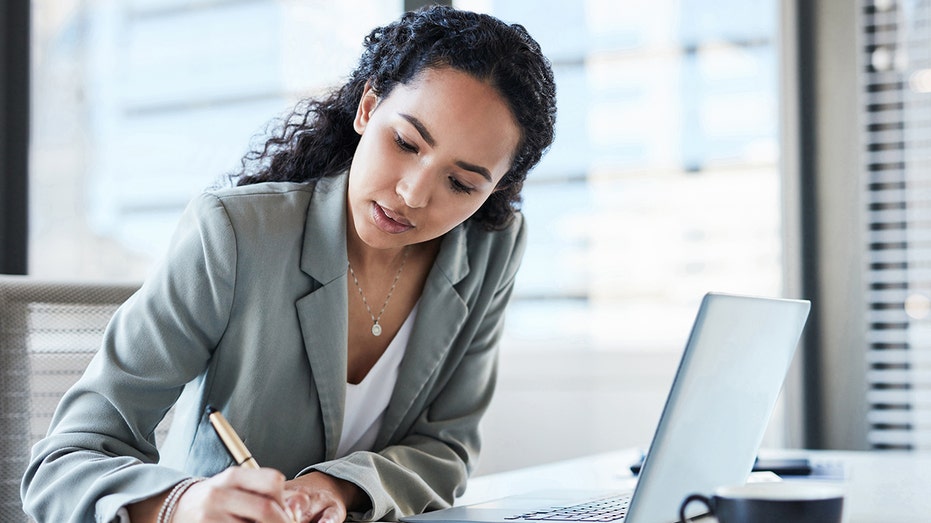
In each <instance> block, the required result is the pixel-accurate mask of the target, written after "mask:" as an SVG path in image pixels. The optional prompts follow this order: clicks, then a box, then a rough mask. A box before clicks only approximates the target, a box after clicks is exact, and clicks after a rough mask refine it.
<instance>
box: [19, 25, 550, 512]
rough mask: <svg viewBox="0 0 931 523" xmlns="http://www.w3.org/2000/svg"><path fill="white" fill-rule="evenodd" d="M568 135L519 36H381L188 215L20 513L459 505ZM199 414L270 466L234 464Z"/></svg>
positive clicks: (62, 424) (482, 30) (540, 65)
mask: <svg viewBox="0 0 931 523" xmlns="http://www.w3.org/2000/svg"><path fill="white" fill-rule="evenodd" d="M554 121H555V87H554V83H553V77H552V72H551V70H550V66H549V62H548V61H547V60H546V59H545V58H544V57H543V55H542V53H541V52H540V48H539V46H538V45H537V43H536V42H535V41H534V40H533V39H532V38H531V37H530V36H529V35H528V34H527V33H526V31H525V30H524V29H523V28H522V27H521V26H518V25H511V26H508V25H506V24H504V23H502V22H500V21H499V20H497V19H494V18H492V17H490V16H486V15H477V14H474V13H468V12H462V11H457V10H454V9H451V8H445V7H432V8H428V9H425V10H421V11H418V12H414V13H407V14H405V15H404V16H403V17H402V18H401V19H400V20H399V21H397V22H395V23H393V24H391V25H388V26H386V27H383V28H378V29H375V30H374V31H372V33H371V34H369V36H368V37H367V38H366V40H365V51H364V53H363V56H362V58H361V60H360V63H359V66H358V68H357V69H356V70H355V71H354V73H353V74H352V76H351V78H350V80H349V81H348V83H347V84H346V85H344V86H343V87H342V88H340V89H339V90H337V91H336V92H334V93H333V94H332V95H331V96H330V97H329V98H326V99H324V100H320V101H311V102H309V103H308V104H306V105H304V106H303V108H299V109H298V110H296V111H295V113H294V114H292V115H291V117H290V118H288V119H286V121H285V122H284V125H283V126H282V127H281V129H280V132H277V133H276V134H275V135H274V136H272V138H270V139H269V140H268V141H267V142H266V143H265V145H264V146H263V147H262V148H261V150H259V151H256V152H255V153H253V154H250V155H247V158H246V159H245V160H244V170H243V172H242V173H241V174H240V176H239V186H238V187H234V188H228V189H220V190H217V191H212V192H208V193H205V194H204V195H202V196H201V197H199V198H198V199H196V200H195V201H194V202H192V204H191V205H190V206H189V208H188V209H187V211H186V212H185V214H184V216H183V217H182V219H181V222H180V224H179V226H178V229H177V231H176V233H175V236H174V237H173V240H172V244H171V247H170V248H169V251H168V254H167V257H166V258H165V261H164V262H163V263H162V264H161V265H160V267H158V268H157V270H156V271H155V272H154V274H153V275H152V276H151V277H150V278H149V280H148V281H147V282H146V283H145V285H144V286H143V287H142V288H141V289H140V291H139V292H138V293H136V294H135V295H134V296H133V297H132V298H131V299H130V300H129V301H128V302H127V303H126V304H125V305H124V306H123V307H121V308H120V310H119V311H118V312H117V313H116V315H115V316H114V318H113V320H112V322H111V324H110V326H109V327H108V330H107V333H106V335H105V340H104V343H103V347H102V349H101V351H100V353H99V354H98V356H97V357H96V358H95V359H94V361H93V362H92V363H91V365H90V366H89V368H88V370H87V372H86V373H85V375H84V377H83V378H82V379H81V380H80V381H79V382H78V383H77V384H76V385H75V387H74V388H73V389H72V390H70V391H69V392H68V393H67V394H66V395H65V397H64V398H63V399H62V402H61V404H60V406H59V409H58V412H57V414H56V416H55V419H54V420H53V423H52V428H51V430H50V432H49V435H48V436H47V437H46V438H45V439H44V440H43V441H41V442H40V443H39V444H37V445H36V447H35V448H34V449H33V455H32V461H31V464H30V466H29V468H28V470H27V471H26V475H25V477H24V480H23V496H24V504H25V507H26V510H27V512H29V513H30V514H31V515H32V516H33V517H35V518H36V519H37V520H38V521H56V522H58V521H90V520H93V519H95V518H96V520H98V521H118V520H123V521H125V520H126V519H127V518H128V519H130V520H131V521H132V522H133V523H140V522H148V521H168V520H172V519H174V520H175V521H185V522H186V521H202V520H211V521H212V520H225V519H224V518H227V519H228V520H232V521H242V520H247V521H263V522H268V521H272V522H277V521H289V520H290V515H289V514H288V511H294V512H299V513H300V519H301V520H302V521H321V522H325V523H330V522H332V523H335V522H339V521H342V520H343V519H345V518H346V517H347V516H349V517H352V518H353V519H361V520H379V519H396V518H397V517H399V516H401V515H404V514H411V513H418V512H422V511H426V510H432V509H436V508H441V507H445V506H448V505H449V504H451V503H452V501H453V499H454V497H455V496H456V495H458V494H461V493H462V491H463V489H464V486H465V482H466V479H467V477H468V474H469V472H470V471H471V470H472V468H473V467H474V463H475V459H476V457H477V454H478V451H479V446H480V442H479V433H478V422H479V419H480V418H481V416H482V414H483V412H484V411H485V409H486V407H487V406H488V402H489V400H490V398H491V394H492V389H493V387H494V380H495V353H496V346H497V341H498V339H499V337H500V334H501V328H502V321H503V313H504V309H505V307H506V305H507V303H508V300H509V298H510V295H511V290H512V287H513V284H514V277H515V273H516V271H517V268H518V265H519V263H520V258H521V254H522V252H523V248H524V242H525V235H524V225H523V221H522V218H521V216H520V214H519V213H516V212H515V209H516V204H517V203H518V202H519V199H520V190H521V185H522V183H523V180H524V178H525V176H526V174H527V172H528V170H529V169H531V168H532V167H533V166H534V165H535V164H536V163H537V162H538V161H539V159H540V157H541V155H542V154H543V152H544V151H545V149H546V148H547V147H548V146H549V145H550V143H551V142H552V139H553V126H554ZM174 404H177V406H176V413H175V417H174V421H173V423H172V427H171V432H170V433H169V436H168V438H167V440H166V442H165V445H163V448H162V451H161V454H159V452H158V451H157V450H156V448H155V441H154V436H153V431H154V429H155V426H156V425H157V424H158V422H159V421H160V420H161V419H162V417H163V416H164V415H165V413H166V412H167V410H168V409H169V408H170V407H171V406H172V405H174ZM208 406H212V407H214V408H216V409H217V410H219V411H221V412H222V413H223V414H224V415H225V417H226V418H227V419H228V420H229V421H230V423H231V424H232V425H233V426H234V427H235V429H236V431H237V432H238V433H239V435H240V436H241V437H242V439H243V440H244V441H245V444H246V446H247V447H248V448H249V449H250V450H251V452H252V453H253V456H254V457H255V459H256V460H257V461H258V463H259V464H261V465H263V466H264V467H266V468H262V469H259V470H247V469H244V468H240V467H231V465H232V464H233V461H232V460H231V458H230V456H229V454H228V452H227V451H226V449H225V448H224V447H223V444H222V443H221V441H220V440H219V439H218V438H217V436H216V434H214V432H213V430H212V429H211V427H210V424H209V422H208V420H207V414H206V411H207V408H208ZM285 478H292V479H288V480H286V479H285Z"/></svg>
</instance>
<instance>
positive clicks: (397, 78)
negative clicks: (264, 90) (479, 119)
mask: <svg viewBox="0 0 931 523" xmlns="http://www.w3.org/2000/svg"><path fill="white" fill-rule="evenodd" d="M364 47H365V49H364V51H363V53H362V57H361V58H360V59H359V63H358V66H357V67H356V69H355V70H354V71H353V72H352V75H351V76H350V78H349V80H348V81H347V82H346V83H345V84H344V85H343V86H342V87H340V88H338V89H336V90H334V91H332V92H331V93H329V95H327V96H325V97H322V98H319V99H306V100H303V101H302V102H301V103H299V104H298V105H297V106H296V107H295V108H294V110H293V111H292V112H291V113H290V114H289V115H287V116H285V117H284V118H282V119H280V120H279V121H278V124H277V125H276V126H275V128H274V130H273V131H272V132H271V136H270V137H269V138H267V140H266V141H265V142H264V144H263V145H261V146H259V147H257V148H256V149H254V150H252V151H250V152H249V153H247V154H246V155H245V156H244V157H243V159H242V170H241V171H240V172H238V173H235V174H234V176H235V177H236V178H237V179H238V181H237V184H238V185H247V184H252V183H259V182H266V181H292V182H306V181H312V180H316V179H319V178H322V177H324V176H335V175H338V174H340V173H342V172H344V171H345V170H346V169H348V168H349V165H350V163H351V162H352V157H353V154H355V150H356V146H357V145H358V143H359V135H358V134H357V133H356V132H355V130H354V129H353V119H354V118H355V114H356V109H357V108H358V105H359V100H360V99H361V97H362V93H363V91H364V89H365V86H366V83H367V82H370V83H371V86H372V89H373V90H374V92H375V93H376V94H378V95H379V96H388V95H389V94H390V93H391V90H392V89H393V88H394V87H395V86H396V85H398V84H399V83H400V84H407V83H409V82H411V81H412V80H414V79H415V78H416V77H417V75H418V74H419V73H420V72H421V71H423V70H424V69H426V68H440V67H452V68H455V69H457V70H460V71H463V72H465V73H468V74H470V75H472V76H473V77H474V78H476V79H479V80H481V81H484V82H487V83H488V84H489V85H491V86H492V87H494V88H495V89H496V90H497V91H498V92H499V93H500V94H501V95H502V97H503V98H504V100H505V101H506V102H507V104H508V106H509V107H510V109H511V111H512V113H513V114H514V117H515V119H516V120H517V122H518V125H519V127H520V130H521V139H520V143H519V144H518V147H517V151H516V152H515V155H514V158H513V161H512V164H511V167H510V169H509V170H508V172H507V173H506V174H505V175H504V177H503V178H502V179H501V181H500V182H499V184H498V187H497V189H498V190H496V191H495V192H493V193H492V194H491V196H490V197H489V198H488V200H487V201H486V202H485V203H484V205H483V206H482V207H481V208H480V209H479V210H478V211H477V212H476V213H475V214H474V215H473V216H472V217H471V218H470V219H472V220H476V221H478V222H479V223H481V224H482V225H483V226H484V227H485V228H487V229H491V230H493V229H499V228H502V227H504V226H506V225H507V224H508V223H509V222H510V220H511V218H512V217H513V215H514V212H515V211H516V210H517V209H518V208H519V205H520V202H521V196H520V192H521V188H522V187H523V183H524V180H525V179H526V177H527V173H528V172H529V171H530V169H531V168H532V167H533V166H534V165H536V164H537V162H539V161H540V158H541V157H542V156H543V153H544V152H545V151H546V150H547V149H548V148H549V146H550V144H552V142H553V137H554V126H555V123H556V84H555V82H554V80H553V71H552V69H551V66H550V62H549V60H547V59H546V57H544V56H543V53H542V51H541V50H540V45H539V44H538V43H537V42H536V41H535V40H534V39H533V38H532V37H531V36H530V35H529V34H528V33H527V30H526V29H524V27H523V26H521V25H519V24H512V25H508V24H506V23H504V22H502V21H501V20H499V19H497V18H494V17H492V16H489V15H484V14H477V13H471V12H468V11H461V10H457V9H454V8H451V7H446V6H438V5H434V6H429V7H425V8H422V9H420V10H417V11H411V12H408V13H405V14H404V15H403V16H402V17H401V19H400V20H398V21H396V22H394V23H392V24H390V25H387V26H385V27H379V28H376V29H374V30H373V31H372V32H371V33H369V35H368V36H367V37H366V38H365V41H364Z"/></svg>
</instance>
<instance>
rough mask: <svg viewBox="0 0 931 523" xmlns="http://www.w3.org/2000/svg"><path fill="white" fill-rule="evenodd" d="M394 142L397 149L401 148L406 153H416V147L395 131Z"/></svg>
mask: <svg viewBox="0 0 931 523" xmlns="http://www.w3.org/2000/svg"><path fill="white" fill-rule="evenodd" d="M394 143H395V144H396V145H397V146H398V149H401V150H402V151H404V152H408V153H414V154H416V153H417V147H414V146H413V145H411V144H410V143H408V142H406V141H404V138H401V135H400V134H397V133H395V135H394Z"/></svg>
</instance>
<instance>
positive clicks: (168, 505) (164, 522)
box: [155, 478, 206, 523]
mask: <svg viewBox="0 0 931 523" xmlns="http://www.w3.org/2000/svg"><path fill="white" fill-rule="evenodd" d="M205 479H206V478H187V479H186V480H184V481H182V482H180V483H178V484H177V485H175V486H174V488H173V489H171V492H169V493H168V497H167V498H165V502H164V503H162V508H161V510H159V511H158V518H157V519H156V520H155V522H156V523H170V522H171V517H172V516H173V515H174V513H175V509H176V508H178V501H179V500H180V499H181V496H182V495H183V494H184V493H185V492H187V489H189V488H191V487H192V486H194V484H196V483H200V482H201V481H203V480H205Z"/></svg>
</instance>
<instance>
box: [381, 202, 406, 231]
mask: <svg viewBox="0 0 931 523" xmlns="http://www.w3.org/2000/svg"><path fill="white" fill-rule="evenodd" d="M372 220H374V222H375V225H377V226H378V228H379V229H381V230H383V231H385V232H387V233H389V234H400V233H402V232H407V231H409V230H411V229H413V228H414V226H413V225H412V224H411V222H409V221H408V220H407V219H406V218H404V217H403V216H401V215H400V214H398V213H396V212H394V211H392V210H391V209H387V208H385V207H382V206H381V205H378V204H377V203H374V202H373V203H372Z"/></svg>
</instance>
